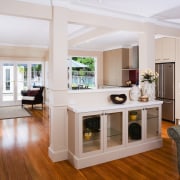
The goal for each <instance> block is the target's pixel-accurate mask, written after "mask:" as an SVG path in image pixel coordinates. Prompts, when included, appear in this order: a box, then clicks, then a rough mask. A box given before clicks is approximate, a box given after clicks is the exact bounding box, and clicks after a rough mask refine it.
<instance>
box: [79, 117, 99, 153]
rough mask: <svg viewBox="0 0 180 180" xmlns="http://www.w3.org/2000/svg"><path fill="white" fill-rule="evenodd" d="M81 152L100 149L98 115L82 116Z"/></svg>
mask: <svg viewBox="0 0 180 180" xmlns="http://www.w3.org/2000/svg"><path fill="white" fill-rule="evenodd" d="M82 122H83V137H82V139H83V152H84V153H85V152H90V151H96V150H99V149H100V133H101V130H100V129H101V127H100V126H101V125H100V115H92V116H83V121H82Z"/></svg>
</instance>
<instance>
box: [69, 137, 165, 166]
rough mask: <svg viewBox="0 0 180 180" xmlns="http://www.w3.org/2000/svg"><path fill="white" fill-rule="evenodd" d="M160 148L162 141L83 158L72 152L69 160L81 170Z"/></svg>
mask: <svg viewBox="0 0 180 180" xmlns="http://www.w3.org/2000/svg"><path fill="white" fill-rule="evenodd" d="M160 147H162V139H159V140H156V141H151V142H146V143H143V144H134V145H131V146H128V147H127V146H126V147H123V148H119V149H115V150H112V151H105V152H103V153H97V154H96V155H91V156H87V157H82V158H79V157H76V156H74V155H73V154H72V153H71V152H68V160H69V161H70V163H71V164H72V165H73V166H74V167H75V168H76V169H81V168H85V167H88V166H93V165H96V164H100V163H105V162H108V161H112V160H116V159H120V158H123V157H127V156H131V155H135V154H138V153H142V152H146V151H150V150H153V149H157V148H160Z"/></svg>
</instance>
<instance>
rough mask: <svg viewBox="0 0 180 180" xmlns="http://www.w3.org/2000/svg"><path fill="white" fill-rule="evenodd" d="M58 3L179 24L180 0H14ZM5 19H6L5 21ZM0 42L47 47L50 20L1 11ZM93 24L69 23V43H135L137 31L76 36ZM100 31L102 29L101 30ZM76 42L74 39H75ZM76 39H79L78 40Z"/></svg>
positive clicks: (103, 46) (78, 45) (90, 29)
mask: <svg viewBox="0 0 180 180" xmlns="http://www.w3.org/2000/svg"><path fill="white" fill-rule="evenodd" d="M17 1H25V2H28V3H29V2H31V3H40V4H44V5H47V6H51V5H52V4H54V5H59V6H63V7H67V8H71V9H75V10H80V11H86V12H87V11H88V12H91V13H96V14H106V15H109V16H114V17H124V18H128V19H136V20H139V21H151V22H155V23H164V24H168V25H171V26H176V27H180V13H179V12H180V0H151V1H147V0H17ZM7 22H8V23H7ZM0 24H1V26H0V45H17V46H35V47H48V42H49V38H48V37H49V22H48V21H43V20H35V19H27V18H20V17H10V16H3V15H0ZM95 31H96V27H86V26H84V25H77V24H69V26H68V34H69V47H70V48H75V49H85V50H106V49H110V48H116V47H121V46H129V45H132V44H137V43H138V37H139V35H138V34H137V33H136V32H120V31H119V32H109V31H106V30H104V31H103V33H99V34H98V33H97V32H96V33H94V34H95V36H94V37H91V38H89V39H86V40H83V41H81V42H78V41H73V40H74V39H77V38H78V37H79V36H81V37H82V36H83V35H85V34H88V33H91V32H95ZM101 32H102V31H101ZM75 42H76V43H75ZM77 42H78V43H77Z"/></svg>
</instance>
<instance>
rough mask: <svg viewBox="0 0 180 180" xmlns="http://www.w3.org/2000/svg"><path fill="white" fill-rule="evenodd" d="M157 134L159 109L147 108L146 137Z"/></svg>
mask: <svg viewBox="0 0 180 180" xmlns="http://www.w3.org/2000/svg"><path fill="white" fill-rule="evenodd" d="M158 135H159V111H158V108H148V109H147V138H151V137H155V136H158Z"/></svg>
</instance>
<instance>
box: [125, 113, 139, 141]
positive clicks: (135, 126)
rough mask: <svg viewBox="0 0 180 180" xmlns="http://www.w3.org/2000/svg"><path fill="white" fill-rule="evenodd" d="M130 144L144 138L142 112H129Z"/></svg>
mask: <svg viewBox="0 0 180 180" xmlns="http://www.w3.org/2000/svg"><path fill="white" fill-rule="evenodd" d="M128 125H129V127H128V142H129V143H130V142H134V141H137V140H141V138H142V128H141V127H142V111H141V110H132V111H129V112H128Z"/></svg>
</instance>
